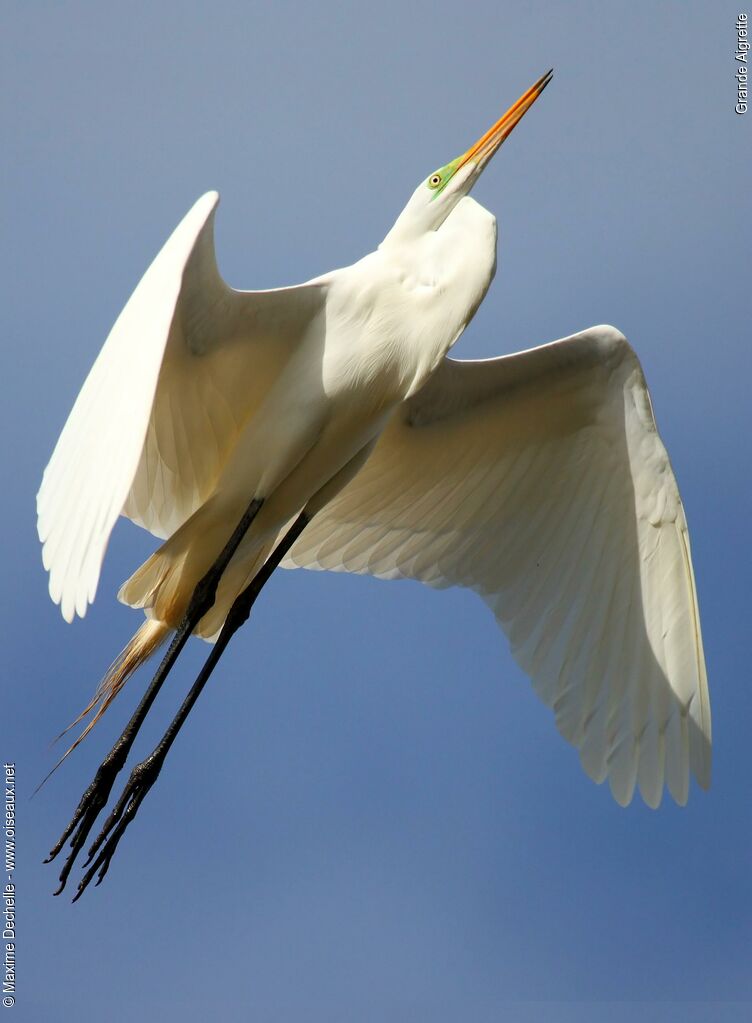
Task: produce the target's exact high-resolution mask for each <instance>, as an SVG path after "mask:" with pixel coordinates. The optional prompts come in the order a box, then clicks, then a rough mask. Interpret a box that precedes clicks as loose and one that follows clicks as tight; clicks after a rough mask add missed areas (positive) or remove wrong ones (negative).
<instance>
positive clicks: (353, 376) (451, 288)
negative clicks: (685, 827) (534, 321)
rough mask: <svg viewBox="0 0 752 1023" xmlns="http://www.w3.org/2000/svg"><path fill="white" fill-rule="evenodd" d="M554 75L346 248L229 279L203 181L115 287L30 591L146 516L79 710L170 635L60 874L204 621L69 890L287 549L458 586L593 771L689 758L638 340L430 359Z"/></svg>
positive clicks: (80, 586) (56, 459) (693, 678)
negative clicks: (522, 126) (117, 527)
mask: <svg viewBox="0 0 752 1023" xmlns="http://www.w3.org/2000/svg"><path fill="white" fill-rule="evenodd" d="M551 74H552V72H548V73H547V74H546V75H544V76H543V77H542V78H541V79H539V81H537V82H536V83H535V85H533V86H532V88H530V89H529V90H528V91H527V92H526V93H524V95H523V96H522V97H521V98H520V99H519V100H518V101H517V102H516V103H515V104H514V105H513V106H512V107H511V108H510V109H509V110H508V111H507V113H505V114H504V116H503V117H501V118H500V119H499V120H498V121H497V122H496V123H495V124H494V125H493V126H492V127H491V128H490V129H489V131H487V132H486V133H485V134H484V135H483V136H482V137H481V138H480V139H479V140H478V141H477V142H476V143H475V145H473V146H472V147H471V148H470V149H468V150H467V152H466V153H464V154H463V155H462V156H460V157H458V158H457V159H456V160H452V161H451V162H450V163H448V164H446V165H445V166H443V167H441V168H439V169H438V170H437V171H434V172H433V173H432V174H430V175H429V176H428V178H425V179H424V180H423V181H421V183H420V184H419V185H418V187H417V189H416V190H415V192H414V193H413V195H412V197H411V198H410V200H409V201H408V203H407V205H406V206H405V208H404V210H403V211H402V213H401V214H400V215H399V217H398V218H397V221H396V223H395V224H394V227H393V228H392V229H391V230H390V231H389V233H388V234H387V236H386V238H385V239H384V241H383V242H382V243H381V244H380V245H379V247H378V249H377V250H376V251H375V252H372V253H371V254H369V255H367V256H365V257H364V258H363V259H361V260H360V261H359V262H357V263H355V264H354V265H352V266H349V267H345V268H344V269H340V270H335V271H333V272H331V273H328V274H324V275H323V276H322V277H317V278H315V279H314V280H312V281H309V282H308V283H306V284H302V285H299V286H296V287H289V288H280V289H277V290H271V291H256V292H238V291H234V290H232V289H231V288H229V287H227V285H226V284H225V283H224V282H223V281H222V279H221V277H220V276H219V273H218V270H217V265H216V262H215V255H214V242H213V219H214V212H215V208H216V205H217V202H218V196H217V195H216V193H213V192H211V193H208V194H206V195H204V196H203V197H202V198H201V199H199V200H198V202H197V203H196V204H195V206H194V207H193V208H192V209H191V210H190V211H189V213H188V214H187V215H186V217H185V218H184V219H183V221H182V222H181V223H180V224H179V225H178V227H177V228H176V229H175V231H174V232H173V234H172V236H171V237H170V238H169V240H168V241H167V243H166V245H165V246H164V248H163V249H162V251H161V252H160V253H159V255H158V256H157V257H156V259H155V260H154V262H153V263H152V265H151V267H150V268H149V270H148V271H147V272H146V274H145V276H144V277H143V279H142V280H141V282H140V284H139V285H138V287H137V288H136V290H135V292H134V293H133V295H132V297H131V299H130V300H129V302H128V304H127V305H126V307H125V309H124V310H123V312H122V313H121V314H120V316H119V318H118V320H117V322H116V323H115V325H114V327H113V329H112V332H111V333H110V336H109V337H108V339H107V341H106V343H105V345H104V347H103V349H102V352H101V353H100V355H99V357H98V359H97V360H96V362H95V364H94V366H93V368H92V370H91V372H90V374H89V376H88V378H87V380H86V382H85V384H84V386H83V388H82V390H81V393H80V394H79V396H78V398H77V400H76V403H75V405H74V407H73V410H72V412H71V414H70V416H69V418H68V421H67V423H66V425H65V428H64V430H63V432H62V435H61V437H60V439H59V441H58V443H57V446H56V448H55V451H54V454H53V456H52V459H51V461H50V463H49V465H48V466H47V469H46V471H45V474H44V479H43V481H42V486H41V489H40V491H39V495H38V514H39V536H40V539H41V540H42V541H43V543H44V553H43V558H44V565H45V567H46V568H47V569H48V570H49V573H50V594H51V596H52V599H53V600H55V601H57V602H59V603H60V604H61V606H62V613H63V616H64V618H65V619H66V620H67V621H70V620H71V619H72V618H73V616H74V614H78V615H81V616H83V615H84V613H85V611H86V607H87V604H88V603H89V602H90V601H92V600H93V599H94V595H95V592H96V588H97V581H98V578H99V571H100V565H101V562H102V558H103V556H104V552H105V548H106V546H107V541H108V538H109V535H110V532H111V530H112V527H113V525H114V522H115V520H116V518H117V516H118V515H119V514H121V513H122V514H124V515H126V516H128V517H129V518H130V519H132V520H133V521H134V522H136V523H138V524H139V525H141V526H143V527H145V528H146V529H148V530H150V531H151V532H152V533H154V534H155V535H156V536H158V537H160V538H162V539H164V541H165V542H164V543H163V545H162V546H161V547H160V548H159V549H158V550H157V551H156V553H155V554H154V555H152V557H150V558H149V559H148V560H147V561H146V562H145V564H144V565H142V566H141V568H139V569H138V570H137V571H136V572H135V573H134V575H133V576H131V578H130V579H129V580H128V581H127V582H126V583H125V584H124V585H123V587H122V589H121V590H120V594H119V596H120V599H121V600H122V601H124V602H125V603H126V604H130V605H131V606H132V607H140V608H143V609H144V610H145V613H146V616H147V620H146V622H145V623H144V624H143V625H142V626H141V628H140V629H139V630H138V632H137V633H136V635H135V636H134V637H133V639H132V640H131V642H130V643H129V644H128V646H127V647H126V648H125V650H124V651H123V653H122V654H121V655H120V657H119V658H118V660H117V661H116V662H115V664H114V665H113V666H112V667H111V669H110V671H109V672H108V674H107V675H106V677H105V679H104V681H103V683H102V684H101V685H100V688H99V689H98V690H97V693H96V694H95V698H94V699H93V700H92V702H91V704H90V705H89V707H88V708H87V711H92V712H93V713H94V717H93V718H92V720H91V721H90V723H89V725H88V726H87V729H86V730H85V731H84V734H85V732H86V731H87V730H88V728H89V727H91V724H93V722H94V721H96V719H97V717H98V716H99V714H101V713H102V711H103V710H104V709H105V708H106V707H107V705H108V704H109V702H110V701H111V700H112V698H113V697H114V695H116V693H117V692H118V690H119V689H120V687H121V686H122V685H123V683H124V682H125V680H126V679H127V678H128V676H129V675H130V674H131V673H132V671H133V670H134V669H135V668H136V667H138V665H139V664H141V663H142V662H143V661H145V660H146V658H147V657H148V656H149V655H150V654H151V653H153V652H154V651H155V650H156V649H157V647H158V646H159V645H160V644H161V643H162V642H163V641H164V640H165V638H166V637H168V636H169V635H170V634H171V633H173V632H174V637H173V640H172V643H171V645H170V647H169V649H168V652H167V654H166V655H165V657H164V658H163V661H162V663H161V665H160V668H159V670H158V671H157V674H156V675H155V677H154V679H153V681H152V683H151V685H150V687H149V689H148V690H147V692H146V694H145V696H144V697H143V699H142V701H141V703H140V705H139V707H138V709H137V710H136V712H135V714H134V715H133V717H132V719H131V721H130V722H129V724H128V726H127V728H126V730H125V731H124V732H123V735H122V736H121V738H120V739H119V740H118V742H117V743H116V744H115V746H114V747H113V750H112V751H111V752H110V754H108V756H107V757H106V758H105V760H104V762H103V763H102V765H101V766H100V768H99V770H98V771H97V774H96V776H95V779H94V781H93V782H92V784H91V785H90V786H89V788H88V789H87V790H86V792H85V793H84V795H83V797H82V799H81V802H80V803H79V806H78V808H77V810H76V812H75V814H74V816H73V819H72V820H71V822H70V824H69V825H68V827H67V828H66V830H65V832H64V833H63V836H62V837H61V839H60V841H59V842H58V844H57V845H56V846H55V848H54V849H53V850H52V852H51V854H50V859H51V858H53V857H54V856H55V855H57V853H58V852H59V851H60V850H61V848H62V846H63V845H64V843H65V841H66V840H67V839H68V838H69V837H70V839H71V847H72V850H71V852H70V854H69V857H68V859H67V861H66V863H65V865H64V867H63V871H62V873H61V875H60V881H61V884H60V888H59V889H58V891H60V890H62V888H63V886H64V884H65V882H66V879H67V877H68V874H69V872H70V869H71V866H72V864H73V861H74V859H75V857H76V856H77V854H78V852H79V851H80V849H81V848H82V846H83V843H84V841H85V839H86V836H87V834H88V833H89V831H90V829H91V827H92V825H93V822H94V820H95V819H96V817H97V815H98V813H99V811H100V810H101V808H102V807H103V806H104V805H105V803H106V801H107V799H108V797H109V793H110V791H111V789H112V785H113V782H114V779H115V777H116V775H117V773H118V772H119V770H120V769H121V768H122V766H123V764H124V763H125V760H126V757H127V754H128V751H129V749H130V747H131V745H132V743H133V740H134V738H135V735H136V732H137V731H138V728H139V727H140V724H141V722H142V721H143V719H144V717H145V715H146V713H147V712H148V710H149V707H150V706H151V703H152V701H153V699H154V696H155V695H156V692H157V690H158V688H159V686H160V685H161V684H162V682H163V681H164V678H165V677H166V675H167V672H168V671H169V669H170V667H171V665H172V664H173V662H174V660H175V658H176V657H177V655H178V653H179V652H180V650H181V648H182V646H183V645H184V643H185V642H186V640H187V638H188V636H189V635H190V634H191V633H196V634H197V635H199V636H202V637H204V638H206V639H209V640H215V645H214V648H213V650H212V652H211V654H210V656H209V658H208V660H207V662H206V665H205V667H204V669H203V670H202V672H201V674H200V675H199V678H198V679H197V680H196V683H195V684H194V687H193V689H192V690H191V692H190V693H189V695H188V697H187V698H186V700H185V702H184V704H183V705H182V707H181V709H180V711H179V713H178V715H177V716H176V718H175V719H174V721H173V723H172V725H171V726H170V729H168V732H167V733H166V735H165V737H164V738H163V740H162V742H161V743H160V744H159V745H158V746H157V748H156V749H155V750H154V752H153V753H152V754H151V755H150V756H149V757H148V758H147V759H146V760H144V761H143V762H141V763H140V764H138V765H137V766H136V767H135V768H134V770H133V772H132V774H131V776H130V779H129V781H128V783H127V785H126V787H125V790H124V792H123V795H122V796H121V798H120V800H119V802H118V803H117V804H116V806H115V808H114V809H113V811H112V812H111V814H110V816H109V818H108V819H107V821H106V823H105V826H104V828H103V830H102V831H101V833H100V835H99V837H98V838H97V839H96V841H95V842H94V844H93V846H92V848H91V851H90V854H89V859H88V860H87V863H86V864H85V865H84V866H85V867H87V866H88V869H87V870H86V872H85V874H84V876H83V879H82V881H81V883H80V885H79V888H78V892H77V894H76V898H78V896H79V895H80V894H81V893H82V891H83V890H84V889H85V887H86V886H87V885H88V883H89V882H90V881H91V879H92V878H93V876H94V874H95V873H97V872H98V873H99V878H98V881H101V879H102V877H103V876H104V874H105V872H106V870H107V868H108V866H109V863H110V860H111V858H112V855H113V853H114V851H115V848H116V846H117V843H118V841H119V840H120V838H121V836H122V834H123V832H124V830H125V828H126V827H127V825H128V823H129V822H130V821H131V820H132V819H133V816H134V815H135V813H136V811H137V809H138V807H139V806H140V804H141V801H142V800H143V798H144V796H145V794H146V792H147V791H148V790H149V788H150V787H151V785H152V784H153V783H154V780H155V778H156V777H157V775H158V773H159V770H160V767H161V765H162V763H163V761H164V758H165V756H166V753H167V751H168V749H169V747H170V745H171V743H172V741H173V740H174V738H175V735H176V734H177V731H178V729H179V728H180V726H181V724H182V722H183V721H184V720H185V717H186V715H187V714H188V712H189V710H190V708H191V707H192V705H193V703H194V702H195V699H196V697H197V696H198V693H199V692H200V690H201V688H202V686H203V685H204V683H205V681H206V679H207V678H208V677H209V674H210V672H211V670H212V668H213V667H214V665H215V663H216V661H217V660H218V659H219V656H220V655H221V653H222V650H223V649H224V648H225V646H226V644H227V642H228V641H229V639H230V637H231V635H232V634H233V632H234V631H235V630H236V629H237V628H238V627H239V625H240V624H241V623H242V622H243V621H244V620H245V619H246V618H247V616H248V613H249V611H250V607H251V605H252V603H253V600H254V599H255V597H256V595H257V594H258V592H259V590H260V589H261V587H262V585H263V584H264V582H265V581H266V579H267V578H268V577H269V575H270V574H271V572H272V571H273V570H274V568H275V567H276V566H277V565H279V564H280V563H282V564H284V565H286V566H297V567H305V568H316V569H332V570H335V571H349V572H368V573H371V574H373V575H376V576H380V577H382V578H388V579H395V578H412V579H419V580H421V581H423V582H425V583H428V584H429V585H430V586H436V587H444V586H450V585H460V586H467V587H470V588H472V589H474V590H476V591H477V592H478V593H479V594H480V595H481V596H482V597H483V599H484V600H485V601H486V603H487V604H488V605H489V606H490V607H491V609H492V611H493V612H494V614H495V615H496V618H497V620H498V621H499V623H500V624H501V626H502V627H503V628H504V630H505V631H506V632H507V635H508V636H509V640H510V643H511V647H512V651H513V653H514V656H515V657H516V658H517V660H518V662H519V663H520V665H521V666H522V668H523V669H524V670H525V671H526V672H527V674H529V676H530V678H531V680H532V682H533V685H534V687H535V690H536V692H537V693H538V694H539V696H540V697H541V698H542V700H543V701H544V702H545V703H546V704H547V705H548V706H549V707H551V708H552V709H553V710H554V712H555V716H556V724H557V726H558V728H559V730H560V732H561V733H562V735H563V736H564V737H565V738H566V739H567V740H568V741H569V742H571V743H572V744H573V745H574V746H576V747H577V748H578V749H579V751H580V758H581V761H582V765H583V767H584V768H585V770H586V771H587V773H588V774H589V775H590V777H591V778H593V779H594V780H595V781H597V782H601V781H603V780H604V779H605V778H606V777H608V779H609V782H610V786H611V791H612V792H613V795H614V796H615V798H616V799H617V800H618V801H619V802H620V803H622V804H627V803H629V801H630V799H631V798H632V794H633V791H634V788H635V784H638V785H639V788H640V791H641V793H642V796H643V798H644V800H645V801H646V802H647V803H648V804H649V805H650V806H653V807H655V806H657V805H658V803H659V802H660V799H661V795H662V790H663V787H664V782H665V784H666V785H667V786H668V789H669V791H670V792H671V794H672V796H673V797H674V799H675V800H676V801H677V802H678V803H684V802H685V801H686V799H687V792H688V784H689V772H690V769H691V770H692V772H693V773H694V775H695V777H696V778H697V780H698V781H699V783H700V784H701V785H703V786H707V785H708V783H709V779H710V709H709V702H708V692H707V682H706V675H705V665H704V659H703V652H702V640H701V635H700V623H699V617H698V608H697V597H696V593H695V584H694V579H693V573H692V563H691V560H690V550H689V539H688V536H687V526H686V522H685V518H684V511H683V509H682V505H681V501H680V498H679V492H678V489H677V486H676V482H675V479H674V476H673V473H672V471H671V466H670V464H669V460H668V456H667V454H666V451H665V448H664V446H663V444H662V443H661V440H660V438H659V436H658V432H657V429H656V425H655V421H654V418H653V412H652V408H651V404H650V398H649V396H648V391H647V387H646V385H645V380H644V377H643V374H642V371H641V368H640V364H639V362H638V360H637V357H636V356H635V354H634V352H633V350H632V348H631V347H630V346H629V344H628V343H627V341H626V339H625V338H624V337H623V335H622V334H620V333H619V332H618V331H617V330H615V329H614V328H613V327H607V326H601V327H593V328H591V329H589V330H585V331H583V332H582V333H579V334H575V335H573V336H572V337H568V338H565V339H564V340H560V341H555V342H553V343H550V344H547V345H543V346H542V347H539V348H533V349H530V350H528V351H524V352H520V353H518V354H516V355H510V356H504V357H502V358H497V359H490V360H487V361H480V362H458V361H454V360H452V359H449V358H447V352H448V351H449V349H450V348H451V347H452V345H453V344H454V343H455V341H456V340H457V339H458V337H459V336H460V335H461V334H462V332H463V330H464V329H465V327H466V326H467V325H468V323H469V322H470V320H471V319H472V317H473V314H474V313H475V311H476V309H477V308H478V306H479V305H480V303H481V302H482V300H483V298H484V296H485V294H486V291H487V289H488V287H489V284H490V283H491V280H492V278H493V275H494V271H495V266H496V221H495V219H494V217H493V216H492V215H491V214H490V213H489V212H488V211H487V210H485V209H483V208H482V207H481V206H480V205H478V203H476V202H475V201H474V200H472V199H471V198H469V196H468V192H469V191H470V189H471V188H472V186H473V184H474V183H475V182H476V181H477V179H478V177H479V176H480V174H481V172H482V170H483V168H484V167H485V166H486V164H487V163H488V161H489V160H490V159H491V157H492V156H493V154H494V153H495V152H496V151H497V149H498V148H499V146H500V145H501V144H502V142H503V141H504V140H505V139H506V138H507V136H508V135H509V133H510V132H511V131H512V129H513V127H514V126H515V125H516V124H517V122H518V121H519V120H520V118H521V117H522V116H523V115H524V114H525V112H526V111H527V110H528V109H529V108H530V106H531V105H532V104H533V103H534V102H535V100H536V99H537V97H538V96H539V95H540V94H541V92H542V91H543V89H544V88H545V87H546V85H547V84H548V83H549V81H550V79H551ZM233 530H234V531H233ZM84 713H86V711H85V712H84ZM79 741H80V740H79ZM74 745H75V744H74Z"/></svg>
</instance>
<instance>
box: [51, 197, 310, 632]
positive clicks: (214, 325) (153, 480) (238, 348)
mask: <svg viewBox="0 0 752 1023" xmlns="http://www.w3.org/2000/svg"><path fill="white" fill-rule="evenodd" d="M218 201H219V196H218V195H217V193H216V192H208V193H207V194H206V195H204V196H202V197H201V198H200V199H199V200H198V202H196V204H195V205H194V206H193V208H192V209H191V210H190V211H189V212H188V213H187V215H186V216H185V217H184V218H183V220H182V221H181V222H180V224H178V226H177V227H176V228H175V230H174V232H173V233H172V235H171V236H170V238H169V239H168V240H167V242H166V244H165V246H164V247H163V248H162V250H161V251H160V253H159V254H158V255H157V257H156V259H155V260H154V262H153V263H152V264H151V266H150V267H149V269H148V270H147V271H146V273H145V274H144V276H143V278H142V279H141V281H140V283H139V284H138V286H137V288H136V290H135V291H134V292H133V295H132V296H131V298H130V299H129V301H128V303H127V305H126V306H125V308H124V309H123V311H122V312H121V314H120V316H119V317H118V319H117V321H116V323H115V325H114V326H113V328H112V330H111V332H110V335H109V337H108V338H107V340H106V342H105V344H104V347H103V348H102V351H101V352H100V354H99V356H98V357H97V360H96V362H95V363H94V365H93V367H92V369H91V371H90V373H89V375H88V377H87V378H86V381H85V383H84V385H83V387H82V388H81V391H80V393H79V395H78V398H77V399H76V403H75V405H74V406H73V410H72V411H71V414H70V416H69V417H68V420H67V422H66V424H65V427H64V429H63V432H62V434H61V435H60V439H59V440H58V442H57V445H56V447H55V450H54V452H53V455H52V458H51V459H50V462H49V464H48V466H47V468H46V469H45V472H44V477H43V479H42V485H41V488H40V490H39V494H38V495H37V514H38V530H39V538H40V540H41V541H42V542H43V544H44V547H43V555H42V556H43V561H44V566H45V568H46V569H48V571H49V573H50V584H49V585H50V596H51V597H52V599H53V600H54V601H55V602H56V603H60V604H61V605H62V613H63V617H64V618H65V619H66V620H67V621H71V619H72V618H73V615H74V614H79V615H81V616H83V615H84V614H85V612H86V607H87V604H88V603H90V602H91V601H92V600H93V599H94V595H95V593H96V588H97V582H98V580H99V571H100V566H101V563H102V558H103V557H104V552H105V549H106V546H107V542H108V539H109V536H110V533H111V531H112V527H113V525H114V523H115V520H116V519H117V517H118V515H119V514H120V513H121V511H122V512H123V513H124V514H125V515H127V516H128V517H129V518H131V519H133V521H134V522H137V523H138V524H139V525H142V526H144V527H145V528H147V529H149V530H150V531H151V532H152V533H154V534H155V535H157V536H160V537H165V536H169V535H170V534H171V533H173V532H174V531H175V529H177V528H178V526H180V525H181V524H182V523H183V522H184V521H185V520H186V519H187V518H188V517H189V516H190V515H191V514H192V513H193V512H194V511H195V510H196V508H198V507H199V506H200V505H201V504H202V503H203V501H204V500H205V499H206V498H207V496H208V495H209V494H210V493H211V491H212V489H213V487H214V485H215V483H216V480H217V477H218V475H219V472H220V470H221V468H222V465H223V464H224V462H225V460H226V458H227V456H228V454H229V452H230V451H231V450H232V447H233V444H234V442H235V439H236V437H237V435H238V432H239V431H240V429H241V427H242V426H243V424H244V422H246V420H247V419H248V417H249V416H250V415H251V414H252V413H253V412H254V410H255V408H256V407H257V406H258V403H259V401H260V400H261V398H262V397H263V395H264V394H266V392H267V391H268V389H269V387H270V386H271V384H272V382H273V381H274V379H275V378H276V376H277V374H278V373H279V372H280V370H281V369H282V367H283V366H284V365H285V363H286V362H287V359H288V358H289V356H290V354H291V352H292V351H294V349H295V348H296V346H297V345H298V343H299V342H300V340H301V338H302V337H303V336H304V334H305V332H306V330H307V328H308V326H309V325H310V323H311V322H312V320H313V318H314V317H315V316H316V314H317V312H318V311H319V310H320V309H321V307H322V304H323V302H324V298H325V286H324V285H323V284H322V283H321V282H311V283H309V284H305V285H300V286H298V287H293V288H280V289H277V290H273V291H256V292H253V291H251V292H239V291H234V290H233V289H231V288H229V287H228V286H227V285H226V284H225V283H224V281H223V280H222V279H221V277H220V275H219V272H218V270H217V264H216V259H215V255H214V237H213V234H214V212H215V209H216V206H217V203H218Z"/></svg>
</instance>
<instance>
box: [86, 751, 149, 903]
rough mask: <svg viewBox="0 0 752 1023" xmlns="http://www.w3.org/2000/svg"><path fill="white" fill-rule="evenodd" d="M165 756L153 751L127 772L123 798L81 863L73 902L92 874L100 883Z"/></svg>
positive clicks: (87, 884) (97, 882)
mask: <svg viewBox="0 0 752 1023" xmlns="http://www.w3.org/2000/svg"><path fill="white" fill-rule="evenodd" d="M165 755H166V751H164V752H161V751H160V750H159V748H157V749H156V750H155V751H154V752H153V753H152V754H151V755H150V756H148V757H147V758H146V760H142V761H141V763H140V764H136V766H135V767H134V768H133V770H132V771H131V776H130V778H129V779H128V782H127V784H126V786H125V789H124V790H123V794H122V795H121V797H120V799H119V800H118V801H117V803H116V805H115V807H114V808H113V810H112V813H111V814H110V816H109V817H108V818H107V820H106V821H105V824H104V827H103V828H102V830H101V831H100V833H99V835H97V837H96V839H95V840H94V843H93V845H92V847H91V848H90V849H89V855H88V858H87V860H86V862H85V863H84V867H88V868H89V869H88V870H87V871H86V873H85V874H84V876H83V877H82V878H81V880H80V882H79V885H78V889H77V891H76V894H75V895H74V897H73V901H74V902H76V900H77V899H80V897H81V896H82V895H83V893H84V892H85V891H86V889H87V888H88V886H89V884H90V882H91V881H92V880H93V878H94V875H95V874H97V873H98V874H99V876H98V877H97V881H96V884H101V883H102V881H103V879H104V876H105V874H106V873H107V871H108V869H109V866H110V861H111V860H112V857H113V856H114V855H115V850H116V849H117V847H118V843H119V842H120V839H121V838H122V837H123V834H124V833H125V829H126V828H127V827H128V825H129V824H130V823H131V821H132V820H133V818H134V817H135V816H136V813H137V812H138V808H139V806H140V805H141V803H142V802H143V800H144V797H145V796H146V793H147V792H148V791H149V789H150V788H151V787H152V785H153V784H154V782H155V781H156V780H157V778H158V777H159V772H160V771H161V769H162V764H163V763H164V759H165Z"/></svg>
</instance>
